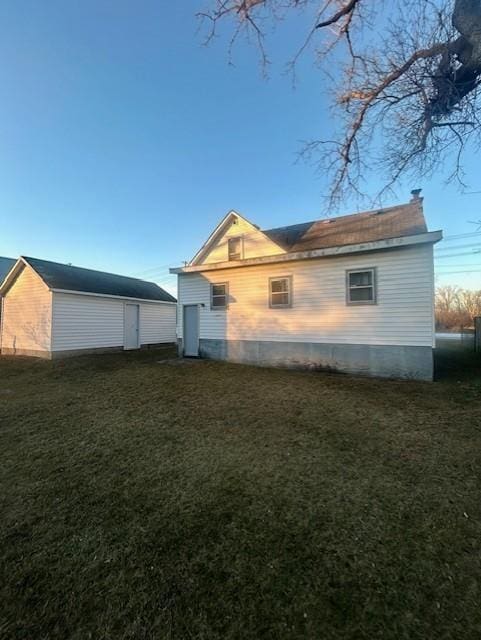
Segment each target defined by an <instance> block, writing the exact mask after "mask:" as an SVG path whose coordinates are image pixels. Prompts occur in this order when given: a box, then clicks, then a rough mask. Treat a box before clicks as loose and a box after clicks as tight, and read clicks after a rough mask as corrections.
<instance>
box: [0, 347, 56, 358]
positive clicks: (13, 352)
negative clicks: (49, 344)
mask: <svg viewBox="0 0 481 640" xmlns="http://www.w3.org/2000/svg"><path fill="white" fill-rule="evenodd" d="M2 356H27V357H29V358H43V359H44V360H51V359H52V352H51V351H40V350H39V349H12V348H10V347H3V348H2Z"/></svg>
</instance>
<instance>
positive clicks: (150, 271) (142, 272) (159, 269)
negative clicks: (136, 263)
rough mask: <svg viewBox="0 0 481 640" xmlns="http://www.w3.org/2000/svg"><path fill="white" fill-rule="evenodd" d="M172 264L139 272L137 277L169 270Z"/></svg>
mask: <svg viewBox="0 0 481 640" xmlns="http://www.w3.org/2000/svg"><path fill="white" fill-rule="evenodd" d="M171 264H172V263H169V264H161V265H159V266H157V267H151V268H150V269H146V270H145V271H138V272H137V273H136V275H139V276H140V275H144V274H147V273H152V272H156V271H161V270H162V269H168V268H169V267H170V266H171Z"/></svg>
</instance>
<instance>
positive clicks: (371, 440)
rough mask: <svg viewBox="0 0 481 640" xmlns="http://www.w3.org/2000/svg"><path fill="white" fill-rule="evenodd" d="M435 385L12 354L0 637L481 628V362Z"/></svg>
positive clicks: (449, 372)
mask: <svg viewBox="0 0 481 640" xmlns="http://www.w3.org/2000/svg"><path fill="white" fill-rule="evenodd" d="M168 355H169V357H170V356H172V355H173V354H168ZM456 358H457V359H456ZM159 360H163V361H164V362H162V363H161V364H159V362H158V361H159ZM438 376H439V378H440V381H439V382H437V383H434V384H429V383H415V382H395V381H386V380H371V379H360V378H354V377H349V376H344V375H334V374H318V373H302V372H292V371H281V370H272V369H256V368H253V367H244V366H239V365H230V364H226V363H215V362H194V363H192V364H189V365H181V366H177V365H173V364H172V363H171V361H169V360H168V358H166V352H165V351H161V352H154V351H151V352H147V353H137V354H133V353H123V354H118V355H108V356H97V357H83V358H76V359H72V360H68V361H65V362H41V361H33V360H27V359H20V358H18V359H13V358H2V359H0V490H1V494H0V496H1V521H0V603H1V605H0V637H1V638H2V639H3V638H9V639H10V638H28V639H35V640H43V639H47V638H48V639H50V638H72V639H75V640H76V639H78V640H80V639H82V640H84V639H85V638H94V639H107V638H108V639H115V640H124V639H127V638H132V639H136V640H137V639H144V638H145V639H147V638H149V639H154V638H155V639H156V640H157V639H163V638H175V639H177V638H196V639H205V640H216V639H222V640H229V639H234V638H235V639H245V638H248V639H250V638H253V639H254V638H255V639H257V638H269V639H271V638H272V639H279V638H303V639H304V638H312V639H316V640H317V639H321V638H322V640H328V639H331V638H336V639H337V638H342V639H347V638H349V639H352V640H354V639H356V640H357V639H360V638H363V639H364V638H365V639H366V640H367V639H369V640H373V639H383V640H386V639H391V638H392V639H393V640H394V639H396V640H399V639H406V640H407V639H409V640H416V639H419V640H426V639H430V638H433V639H434V638H436V639H437V640H439V639H444V638H453V639H454V638H456V639H458V638H463V640H465V639H470V638H473V639H474V638H479V637H481V608H480V606H479V602H480V595H481V594H480V586H481V585H480V581H481V554H480V542H479V541H480V540H481V499H480V496H481V479H480V473H481V447H480V445H481V442H480V439H481V434H480V432H481V374H480V369H479V361H475V360H474V359H473V358H472V357H469V356H468V355H462V354H461V355H458V356H454V357H453V355H452V354H451V355H449V354H448V355H447V356H445V357H444V358H443V357H441V358H440V359H439V367H438Z"/></svg>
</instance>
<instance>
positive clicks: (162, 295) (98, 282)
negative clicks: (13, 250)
mask: <svg viewBox="0 0 481 640" xmlns="http://www.w3.org/2000/svg"><path fill="white" fill-rule="evenodd" d="M20 261H23V262H24V263H26V264H28V265H30V267H32V269H33V270H34V271H35V272H36V273H37V274H38V275H39V276H40V277H41V278H42V280H43V281H44V282H45V284H46V285H47V286H48V287H49V289H54V290H63V291H78V292H81V293H95V294H97V295H107V296H117V297H122V298H138V299H141V300H156V301H161V302H176V299H175V298H174V297H173V296H171V295H170V293H167V291H164V290H163V289H162V288H161V287H159V286H158V285H157V284H155V283H153V282H146V281H145V280H139V279H137V278H129V277H127V276H119V275H116V274H113V273H105V272H104V271H94V270H93V269H84V268H82V267H74V266H72V265H68V264H60V263H58V262H50V261H49V260H39V259H38V258H28V257H25V256H22V257H21V258H20Z"/></svg>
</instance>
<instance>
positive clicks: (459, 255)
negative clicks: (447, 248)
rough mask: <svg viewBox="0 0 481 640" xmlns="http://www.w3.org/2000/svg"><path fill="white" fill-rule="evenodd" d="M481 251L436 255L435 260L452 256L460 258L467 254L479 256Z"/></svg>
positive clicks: (448, 258) (447, 258)
mask: <svg viewBox="0 0 481 640" xmlns="http://www.w3.org/2000/svg"><path fill="white" fill-rule="evenodd" d="M480 253H481V250H478V251H461V252H460V253H451V254H449V255H447V256H434V259H435V260H450V259H451V258H460V257H463V258H464V257H465V256H471V257H475V258H477V257H478V255H479V254H480Z"/></svg>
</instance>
